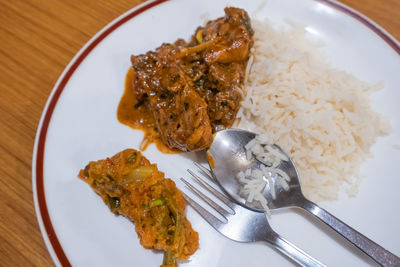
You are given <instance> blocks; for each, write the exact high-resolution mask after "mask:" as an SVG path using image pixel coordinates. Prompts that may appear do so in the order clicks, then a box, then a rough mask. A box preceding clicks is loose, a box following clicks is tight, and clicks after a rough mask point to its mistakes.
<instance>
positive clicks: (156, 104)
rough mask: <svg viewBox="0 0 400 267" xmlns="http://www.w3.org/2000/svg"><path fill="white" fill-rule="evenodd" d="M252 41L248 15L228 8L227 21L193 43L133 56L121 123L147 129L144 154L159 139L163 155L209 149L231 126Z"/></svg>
mask: <svg viewBox="0 0 400 267" xmlns="http://www.w3.org/2000/svg"><path fill="white" fill-rule="evenodd" d="M252 36H253V30H252V28H251V24H250V19H249V16H248V15H247V13H246V11H244V10H242V9H238V8H233V7H228V8H225V16H224V17H222V18H218V19H216V20H214V21H209V22H208V23H207V24H206V26H204V27H198V28H197V30H196V31H195V33H194V35H193V36H192V37H191V39H190V41H189V42H186V41H185V40H183V39H178V40H177V41H175V43H173V44H162V45H161V46H160V47H158V48H157V49H156V50H155V51H149V52H147V53H145V54H142V55H137V56H131V62H132V68H131V70H130V71H129V72H128V75H127V79H126V89H125V92H124V95H123V97H122V99H121V102H120V105H119V107H118V119H119V121H120V122H122V123H124V124H127V125H129V126H131V127H133V128H139V129H143V130H145V133H146V134H145V138H144V141H143V142H142V146H141V149H144V148H145V147H146V145H147V144H148V143H149V142H156V143H157V140H161V142H162V143H163V144H164V149H162V150H163V151H165V148H168V149H170V150H175V151H176V150H178V151H196V150H201V149H205V148H207V147H209V146H210V145H211V142H212V135H213V133H214V132H216V131H218V130H221V129H224V128H229V127H231V126H232V124H233V122H234V120H235V117H236V113H237V112H238V110H239V108H240V102H241V100H242V98H243V94H244V92H243V83H244V77H245V72H246V66H247V62H248V59H249V56H250V49H251V47H252V45H253V39H252ZM158 147H159V148H160V147H161V148H162V146H161V145H160V142H158Z"/></svg>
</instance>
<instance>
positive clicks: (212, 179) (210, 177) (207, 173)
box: [193, 161, 215, 182]
mask: <svg viewBox="0 0 400 267" xmlns="http://www.w3.org/2000/svg"><path fill="white" fill-rule="evenodd" d="M193 163H194V165H196V167H197V168H199V169H200V170H201V171H202V172H203V173H204V174H205V175H206V176H207V178H208V179H210V180H211V181H213V182H215V180H214V177H213V176H212V174H211V171H210V170H209V169H207V168H206V167H203V166H202V165H200V164H199V163H197V162H196V161H193Z"/></svg>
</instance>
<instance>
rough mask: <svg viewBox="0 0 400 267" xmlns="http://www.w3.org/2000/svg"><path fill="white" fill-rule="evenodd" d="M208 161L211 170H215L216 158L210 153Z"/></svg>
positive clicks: (208, 153)
mask: <svg viewBox="0 0 400 267" xmlns="http://www.w3.org/2000/svg"><path fill="white" fill-rule="evenodd" d="M207 160H208V164H210V168H211V170H214V167H215V163H214V158H213V157H212V156H211V154H210V152H208V151H207Z"/></svg>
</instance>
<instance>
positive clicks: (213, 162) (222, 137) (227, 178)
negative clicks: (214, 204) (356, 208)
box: [208, 129, 400, 266]
mask: <svg viewBox="0 0 400 267" xmlns="http://www.w3.org/2000/svg"><path fill="white" fill-rule="evenodd" d="M255 136H256V134H255V133H252V132H248V131H244V130H238V129H229V130H223V131H219V132H218V133H217V134H216V136H215V138H214V141H213V143H212V145H211V147H210V148H209V150H208V153H209V155H210V156H211V157H208V158H209V164H210V168H211V170H212V174H213V176H214V178H215V180H216V181H217V182H218V183H219V184H220V186H221V188H222V189H223V190H224V191H225V192H226V193H227V194H228V195H229V196H231V197H232V198H233V199H234V200H236V201H237V202H238V203H239V204H241V205H243V206H245V207H247V208H249V209H253V210H256V211H259V212H264V210H262V209H257V208H253V207H250V206H248V205H247V203H246V200H245V199H244V198H242V197H241V196H239V194H238V192H239V188H240V185H239V183H238V181H237V179H236V178H235V177H236V175H237V173H238V172H240V171H245V170H246V169H249V168H251V169H255V168H258V169H259V168H260V165H261V164H262V163H261V162H259V161H258V160H256V159H254V158H252V159H251V160H248V159H247V158H246V150H245V145H246V144H247V143H248V142H249V141H251V140H252V139H253V138H254V137H255ZM274 146H275V147H277V148H278V149H280V150H281V151H282V152H283V153H284V154H285V155H287V154H286V153H285V152H284V151H283V150H282V149H281V148H280V147H279V146H277V145H274ZM288 159H289V160H288V161H283V162H281V164H280V165H279V166H278V168H279V169H281V170H283V171H284V172H286V173H287V174H288V175H289V177H290V178H291V179H290V182H289V186H290V190H289V191H285V190H283V189H281V188H275V191H276V198H275V199H274V198H273V197H272V195H271V191H270V188H269V187H268V186H266V188H265V190H264V192H263V195H264V196H265V197H266V199H267V201H268V207H269V208H270V209H271V210H274V209H280V208H286V207H300V208H303V209H305V210H307V211H308V212H310V213H311V214H313V215H315V216H316V217H317V218H318V219H320V220H321V221H323V222H324V223H326V224H327V225H329V226H330V227H331V228H332V229H333V230H335V231H336V232H338V233H339V234H340V235H342V236H343V237H345V238H346V239H347V240H348V241H350V242H351V243H352V244H354V245H355V246H356V247H358V248H359V249H360V250H362V251H363V252H364V253H365V254H367V255H368V256H370V257H371V258H372V259H373V260H375V261H376V262H377V263H379V264H380V265H383V266H400V258H399V257H397V256H396V255H394V254H393V253H391V252H389V251H388V250H386V249H384V248H383V247H381V246H379V245H378V244H376V243H375V242H373V241H372V240H370V239H369V238H367V237H366V236H364V235H362V234H361V233H359V232H358V231H356V230H355V229H353V228H351V227H350V226H348V225H347V224H345V223H344V222H342V221H341V220H339V219H338V218H336V217H335V216H333V215H332V214H330V213H329V212H327V211H326V210H324V209H323V208H321V207H319V206H318V205H317V204H315V203H313V202H311V201H309V200H308V199H306V198H305V197H304V195H303V193H302V191H301V187H300V182H299V177H298V173H297V170H296V167H295V166H294V164H293V162H292V161H291V159H290V157H289V156H288Z"/></svg>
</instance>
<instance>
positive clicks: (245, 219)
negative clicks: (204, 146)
mask: <svg viewBox="0 0 400 267" xmlns="http://www.w3.org/2000/svg"><path fill="white" fill-rule="evenodd" d="M196 166H198V167H199V168H200V169H201V170H202V172H203V173H204V174H205V175H207V176H208V177H209V178H210V181H212V180H213V178H212V176H211V175H210V172H209V170H208V169H206V168H204V167H202V166H201V165H197V164H196ZM187 171H188V172H189V173H190V174H191V176H192V177H193V178H194V179H195V180H196V181H197V182H198V183H199V184H200V185H201V186H202V187H204V188H205V189H206V190H208V191H209V192H210V193H212V194H213V195H214V196H215V197H216V198H218V199H219V200H221V201H222V202H223V203H224V204H225V205H226V206H228V207H229V208H230V210H226V209H225V208H223V207H221V206H220V205H218V204H217V203H215V202H214V201H213V200H211V198H209V197H208V196H206V195H205V194H203V193H202V192H201V191H200V190H198V189H197V188H196V187H195V186H193V185H192V184H190V183H189V182H188V181H186V180H185V179H184V178H181V180H182V181H183V182H184V183H185V184H186V186H187V187H188V188H189V189H191V190H192V191H193V192H194V193H195V194H196V195H197V196H198V197H200V198H201V199H203V200H204V201H205V202H206V203H208V204H209V205H210V206H211V207H213V208H214V209H215V211H217V212H218V213H219V214H221V215H222V216H223V217H224V218H225V219H226V220H227V222H223V221H221V220H219V219H218V218H217V217H215V216H214V215H212V214H211V213H210V212H208V211H207V210H206V209H205V208H203V207H202V206H201V205H199V204H198V203H197V202H196V201H194V200H193V199H192V198H190V197H189V196H187V195H186V194H184V195H185V198H186V201H187V202H188V203H189V205H190V206H191V207H192V208H193V209H195V210H196V211H197V212H198V213H199V214H200V215H201V216H202V217H203V218H204V219H205V220H206V221H207V222H208V223H209V224H211V226H213V227H214V228H215V230H217V231H218V232H220V233H221V234H222V235H224V236H226V237H228V238H230V239H231V240H234V241H237V242H243V243H251V242H257V241H262V242H267V243H269V244H271V245H272V246H273V247H274V248H276V249H277V250H278V251H279V252H281V253H282V254H284V255H286V256H287V257H289V258H290V259H292V260H293V261H295V262H296V263H298V264H299V265H301V266H326V265H324V264H323V263H321V262H319V261H318V260H316V259H314V258H313V257H311V256H310V255H308V254H307V253H305V252H304V251H303V250H301V249H299V248H297V247H296V246H295V245H293V244H292V243H290V242H289V241H287V240H286V239H284V238H283V237H281V236H280V235H278V234H277V233H275V231H274V230H272V228H271V226H270V225H269V223H268V219H267V216H266V214H264V213H260V212H255V211H252V210H249V209H247V208H245V207H242V206H241V205H238V204H236V203H234V202H233V201H231V200H230V199H228V197H226V196H225V195H224V194H222V193H220V192H219V191H217V190H216V189H214V188H213V187H212V186H211V185H210V184H208V183H207V182H206V181H204V180H203V179H201V178H200V177H199V176H198V175H196V174H195V173H194V172H192V171H191V170H187Z"/></svg>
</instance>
